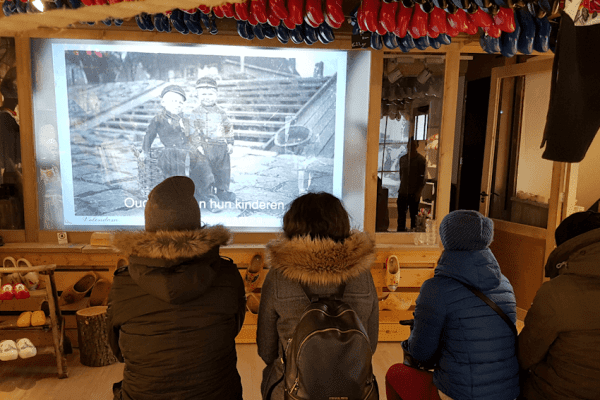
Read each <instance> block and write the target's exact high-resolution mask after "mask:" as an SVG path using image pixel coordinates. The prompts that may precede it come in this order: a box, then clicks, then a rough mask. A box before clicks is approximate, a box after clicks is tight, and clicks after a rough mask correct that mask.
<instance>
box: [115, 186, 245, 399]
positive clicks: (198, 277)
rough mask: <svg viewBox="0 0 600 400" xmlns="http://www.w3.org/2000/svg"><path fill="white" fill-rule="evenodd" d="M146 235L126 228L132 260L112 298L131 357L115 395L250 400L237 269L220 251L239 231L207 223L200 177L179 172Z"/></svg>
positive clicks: (125, 355) (156, 194)
mask: <svg viewBox="0 0 600 400" xmlns="http://www.w3.org/2000/svg"><path fill="white" fill-rule="evenodd" d="M144 213H145V222H146V225H145V228H146V229H145V231H138V232H119V233H117V234H115V238H114V246H115V247H116V248H118V249H119V250H120V251H121V253H122V254H124V255H125V256H127V257H128V260H129V266H128V267H123V268H119V269H117V271H116V272H115V275H114V279H113V285H112V288H111V292H110V295H109V300H108V336H109V342H110V346H111V348H112V350H113V353H114V354H115V356H116V357H117V359H119V361H121V362H125V370H124V372H123V380H122V381H121V382H118V383H116V384H115V385H114V386H113V392H114V399H115V400H120V399H123V400H140V399H153V400H163V399H164V400H172V399H181V400H183V399H190V400H191V399H194V400H196V399H203V400H210V399H214V400H217V399H218V400H223V399H232V400H242V385H241V380H240V376H239V374H238V371H237V368H236V363H237V356H236V349H235V337H236V336H237V334H238V333H239V331H240V329H241V327H242V324H243V322H244V316H245V306H246V299H245V295H244V284H243V281H242V278H241V275H240V273H239V272H238V270H237V267H236V265H235V264H234V263H233V262H232V261H231V260H230V259H226V258H222V257H221V256H220V255H219V248H220V246H223V245H225V244H227V243H228V242H229V240H230V238H231V234H230V232H229V231H228V230H227V229H226V228H225V227H223V226H221V225H215V226H212V227H206V226H204V227H203V226H201V224H200V209H199V206H198V202H197V201H196V200H195V199H194V183H193V182H192V181H191V180H190V179H189V178H187V177H184V176H175V177H171V178H168V179H166V180H164V181H163V182H162V183H160V184H158V185H157V186H156V187H155V188H154V189H153V190H152V191H151V192H150V195H149V197H148V202H147V204H146V209H145V210H144Z"/></svg>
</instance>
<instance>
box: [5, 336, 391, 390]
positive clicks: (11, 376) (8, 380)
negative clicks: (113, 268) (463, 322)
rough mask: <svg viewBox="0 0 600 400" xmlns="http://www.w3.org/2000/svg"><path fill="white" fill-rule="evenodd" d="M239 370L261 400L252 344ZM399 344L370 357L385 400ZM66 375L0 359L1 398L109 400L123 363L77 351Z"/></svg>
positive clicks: (40, 361) (46, 364)
mask: <svg viewBox="0 0 600 400" xmlns="http://www.w3.org/2000/svg"><path fill="white" fill-rule="evenodd" d="M237 353H238V371H239V373H240V376H241V377H242V385H243V387H244V400H260V381H261V379H262V369H263V367H264V363H263V361H262V360H261V359H260V358H259V357H258V355H257V353H256V345H255V344H238V345H237ZM401 360H402V349H401V348H400V343H397V342H396V343H379V344H378V346H377V352H376V353H375V357H374V360H373V363H374V369H375V375H376V376H377V382H378V383H379V388H380V399H382V400H385V399H386V396H385V385H384V377H385V373H386V371H387V369H388V368H389V367H390V366H391V365H392V364H394V363H397V362H401ZM67 367H68V371H69V377H68V378H67V379H58V378H57V375H56V364H55V359H54V358H53V357H52V356H50V355H40V356H36V357H33V358H30V359H26V360H22V359H18V360H15V361H6V362H0V399H1V400H112V398H113V397H112V384H113V382H117V381H120V380H121V379H122V377H123V364H120V363H117V364H113V365H110V366H107V367H98V368H92V367H86V366H83V365H81V363H80V362H79V352H78V350H77V349H75V350H74V353H73V354H71V355H68V356H67Z"/></svg>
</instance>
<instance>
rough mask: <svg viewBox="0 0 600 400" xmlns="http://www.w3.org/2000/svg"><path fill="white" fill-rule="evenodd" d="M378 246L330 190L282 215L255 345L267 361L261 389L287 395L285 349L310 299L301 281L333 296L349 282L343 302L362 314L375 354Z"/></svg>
mask: <svg viewBox="0 0 600 400" xmlns="http://www.w3.org/2000/svg"><path fill="white" fill-rule="evenodd" d="M374 246H375V244H374V242H373V240H372V239H371V238H370V237H369V236H368V235H367V234H366V233H362V232H359V231H351V230H350V220H349V217H348V213H347V212H346V210H345V209H344V206H343V205H342V203H341V201H340V200H339V199H338V198H336V197H335V196H333V195H331V194H329V193H324V192H321V193H307V194H305V195H303V196H300V197H298V198H296V199H295V200H294V201H293V202H292V203H291V205H290V206H289V208H288V210H287V212H286V213H285V215H284V216H283V238H281V239H279V240H274V241H271V242H269V243H268V244H267V247H266V255H267V262H268V263H269V264H270V267H271V269H270V271H269V273H268V274H267V276H266V278H265V281H264V283H263V285H262V289H261V301H260V306H259V311H258V326H257V333H256V343H257V345H258V354H259V356H260V357H261V358H262V359H263V361H264V362H265V364H267V365H266V367H265V369H264V370H263V380H262V384H261V393H262V396H263V398H266V397H265V396H267V394H268V393H269V392H270V391H271V390H272V395H271V397H270V399H272V400H282V399H283V398H284V388H283V382H279V383H277V382H278V381H279V379H280V378H281V377H282V376H283V372H284V371H283V365H282V363H281V362H280V359H281V357H282V356H283V354H282V349H283V348H285V344H286V342H287V340H288V339H289V338H291V337H292V334H293V332H294V329H295V328H296V325H298V322H299V321H300V317H301V316H302V313H303V312H304V310H305V308H306V307H307V306H308V305H309V304H310V300H309V299H308V297H307V296H306V294H305V292H304V291H303V289H302V284H305V285H308V287H309V289H310V290H311V291H312V292H314V293H316V294H318V295H323V296H327V295H331V294H333V293H335V292H336V291H337V290H338V287H339V286H340V285H342V284H343V283H345V284H346V287H345V290H344V295H343V298H342V300H343V301H344V302H346V303H347V304H348V305H350V307H352V309H353V310H354V311H356V313H357V314H358V317H359V318H360V320H361V322H362V324H363V326H364V327H365V329H366V331H367V335H368V339H369V343H370V345H371V349H372V351H373V353H375V349H376V348H377V340H378V335H379V304H378V299H377V291H376V289H375V284H374V283H373V277H372V275H371V265H372V263H373V262H374V258H375V247H374Z"/></svg>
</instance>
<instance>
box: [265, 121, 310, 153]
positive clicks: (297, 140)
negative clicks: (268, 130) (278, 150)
mask: <svg viewBox="0 0 600 400" xmlns="http://www.w3.org/2000/svg"><path fill="white" fill-rule="evenodd" d="M311 133H312V132H311V130H310V129H309V128H307V127H305V126H298V125H292V126H290V127H289V130H287V132H286V127H285V126H284V127H282V128H281V129H279V130H278V131H277V133H276V134H275V140H274V141H275V145H277V146H279V147H288V148H294V147H297V146H301V145H303V144H305V143H307V142H308V141H309V140H310V137H311Z"/></svg>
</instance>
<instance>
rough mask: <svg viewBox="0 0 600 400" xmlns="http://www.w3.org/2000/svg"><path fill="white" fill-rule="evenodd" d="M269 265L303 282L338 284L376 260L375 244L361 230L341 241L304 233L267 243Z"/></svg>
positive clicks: (362, 270)
mask: <svg viewBox="0 0 600 400" xmlns="http://www.w3.org/2000/svg"><path fill="white" fill-rule="evenodd" d="M266 253H267V262H268V263H269V264H270V266H271V268H273V269H279V270H280V271H281V273H282V274H283V275H284V276H285V277H287V278H289V279H292V280H294V281H298V282H300V283H305V284H309V285H310V284H313V285H321V286H329V285H340V284H341V283H342V282H346V281H347V280H349V279H350V278H354V277H357V276H358V275H360V274H362V273H363V272H366V271H369V270H370V269H371V265H372V264H373V262H374V261H375V243H374V242H373V239H371V237H370V236H369V235H368V234H366V233H363V232H358V231H354V232H352V234H351V235H350V237H349V238H348V239H346V240H345V241H344V243H336V242H335V241H333V240H331V239H315V240H312V239H311V238H310V236H304V237H300V238H295V239H291V240H290V239H279V240H275V241H271V242H269V243H268V244H267V246H266Z"/></svg>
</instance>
